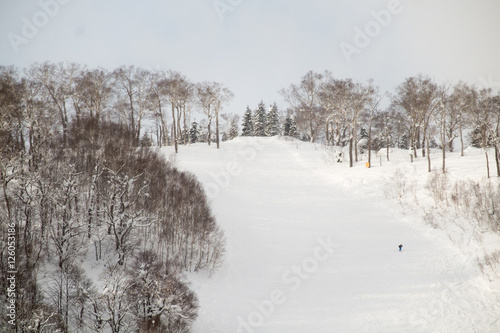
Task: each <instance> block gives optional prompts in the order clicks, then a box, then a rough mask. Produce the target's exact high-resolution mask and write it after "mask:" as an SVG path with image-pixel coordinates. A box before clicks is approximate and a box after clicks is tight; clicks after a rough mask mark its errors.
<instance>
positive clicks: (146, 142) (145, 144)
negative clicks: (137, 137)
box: [141, 133, 153, 147]
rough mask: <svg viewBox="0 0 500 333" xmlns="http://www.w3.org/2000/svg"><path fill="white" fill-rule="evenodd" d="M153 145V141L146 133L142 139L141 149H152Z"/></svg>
mask: <svg viewBox="0 0 500 333" xmlns="http://www.w3.org/2000/svg"><path fill="white" fill-rule="evenodd" d="M152 145H153V140H151V138H150V137H149V136H148V134H147V133H144V135H143V136H142V138H141V147H151V146H152Z"/></svg>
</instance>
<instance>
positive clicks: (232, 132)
mask: <svg viewBox="0 0 500 333" xmlns="http://www.w3.org/2000/svg"><path fill="white" fill-rule="evenodd" d="M238 118H239V117H238ZM238 118H234V120H233V121H231V127H230V128H229V140H232V139H234V138H236V137H238V120H237V119H238Z"/></svg>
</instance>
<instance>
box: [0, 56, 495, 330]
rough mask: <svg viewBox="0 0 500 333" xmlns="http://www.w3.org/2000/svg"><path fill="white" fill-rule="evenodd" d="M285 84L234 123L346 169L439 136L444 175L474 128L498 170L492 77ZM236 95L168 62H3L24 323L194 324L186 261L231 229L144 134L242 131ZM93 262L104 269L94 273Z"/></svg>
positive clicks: (322, 76) (172, 140) (159, 142)
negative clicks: (344, 160) (325, 150)
mask: <svg viewBox="0 0 500 333" xmlns="http://www.w3.org/2000/svg"><path fill="white" fill-rule="evenodd" d="M280 93H281V95H282V96H283V97H284V98H285V100H286V101H287V102H288V104H289V105H288V108H287V109H286V110H285V111H281V110H279V109H278V106H277V105H276V103H274V104H273V105H272V106H270V107H269V108H267V107H266V105H265V104H264V103H263V102H261V103H259V104H258V106H257V108H256V109H254V110H252V109H250V107H248V108H247V110H246V112H245V114H244V115H243V117H242V119H241V126H242V131H241V135H242V136H274V135H285V136H290V137H295V138H298V139H302V140H307V141H311V142H322V143H324V144H326V145H329V146H338V147H343V149H344V150H345V151H346V152H347V155H348V161H349V163H350V166H353V165H354V163H356V162H358V160H359V154H360V153H361V151H362V150H365V151H367V152H368V156H369V157H368V158H371V152H372V151H374V152H380V151H384V154H386V156H387V159H389V158H390V156H389V152H390V149H389V148H392V147H399V148H404V149H408V150H409V158H410V161H413V159H414V158H419V157H427V158H429V156H430V155H429V154H430V149H431V148H440V149H441V153H442V156H443V159H442V161H443V162H442V163H443V164H442V171H443V173H444V172H446V164H445V157H446V152H448V151H453V150H456V149H460V151H461V154H463V153H464V147H465V142H466V141H469V142H471V143H472V145H474V146H476V147H479V148H482V149H483V150H484V153H485V158H486V162H489V160H491V159H492V160H494V161H495V162H496V163H495V165H496V174H497V175H498V176H500V152H499V144H500V96H499V95H494V94H493V92H492V90H490V89H478V88H476V87H474V86H471V85H469V84H466V83H463V82H460V83H457V84H455V85H438V84H437V83H435V82H433V81H432V80H431V79H430V78H428V77H426V76H422V75H419V76H416V77H411V78H408V79H406V80H405V81H404V82H403V83H401V84H400V85H399V86H397V87H396V88H395V92H394V93H393V94H384V95H383V94H381V93H380V92H379V90H378V88H377V87H376V86H375V85H374V83H373V82H372V81H368V82H366V83H359V82H354V81H353V80H351V79H335V78H334V77H333V75H332V74H331V73H330V72H325V73H315V72H308V73H306V74H305V75H304V76H303V77H302V78H301V80H300V82H299V83H298V84H291V85H290V86H289V87H288V88H286V89H283V90H281V91H280ZM232 97H233V94H232V92H231V91H230V90H229V89H228V88H226V87H224V86H223V85H222V84H220V83H217V82H202V83H193V82H191V81H190V80H188V79H187V78H186V77H185V76H183V75H182V74H181V73H178V72H173V71H166V72H164V71H152V70H146V69H143V68H138V67H134V66H122V67H120V68H117V69H115V70H113V71H108V70H105V69H102V68H96V69H89V68H87V67H85V66H82V65H79V64H63V63H58V64H54V63H42V64H33V65H32V66H30V67H29V68H26V69H23V70H19V69H17V68H14V67H0V175H1V176H0V180H1V181H2V192H1V194H0V219H1V220H2V221H6V222H3V223H2V224H1V226H0V231H1V233H2V243H1V244H2V248H1V249H0V250H1V252H2V258H3V260H2V262H1V264H0V274H1V275H2V276H7V275H8V272H9V271H12V269H11V268H12V267H9V266H8V260H7V258H8V257H9V256H11V254H12V253H15V258H16V260H15V271H16V274H15V281H16V283H15V285H16V290H15V296H16V298H17V302H16V306H17V308H16V327H15V329H17V331H18V332H48V331H57V330H59V331H61V332H102V331H106V330H107V331H111V332H136V331H142V332H187V331H189V326H190V323H191V322H192V321H193V320H194V319H195V318H196V314H197V307H198V304H197V299H196V295H195V294H194V293H193V292H192V291H191V290H190V289H189V286H188V284H187V283H186V281H184V280H183V278H182V275H181V274H180V273H181V272H182V271H199V270H206V271H208V272H214V271H215V270H216V269H217V267H218V266H219V265H220V263H221V261H222V258H223V254H224V235H223V233H222V231H221V230H220V229H219V228H218V226H217V224H216V221H215V217H214V216H213V214H212V212H211V209H210V205H209V202H208V200H207V197H206V195H205V192H204V190H203V188H202V186H201V184H200V183H199V182H198V181H197V180H196V178H195V177H194V176H193V175H191V174H189V173H186V172H181V171H179V170H177V169H176V167H175V165H173V164H172V163H169V162H167V161H166V159H165V157H164V156H160V155H158V154H157V153H155V150H154V149H151V146H153V145H156V146H160V147H161V146H164V145H171V146H175V151H176V152H177V151H178V149H179V145H188V144H191V143H196V142H206V143H207V144H211V143H214V144H215V145H216V146H217V148H219V146H220V142H222V141H224V140H228V139H232V138H234V137H236V136H238V135H240V133H239V130H238V125H239V123H240V118H239V116H237V115H235V114H231V113H222V109H223V106H224V105H225V104H227V102H228V101H229V100H230V99H231V98H232ZM383 98H385V99H386V101H389V103H388V105H389V106H388V107H386V108H382V107H381V106H380V105H381V101H382V99H383ZM195 114H196V115H198V116H200V117H201V118H202V120H201V121H200V122H199V123H198V122H196V121H193V119H194V115H195ZM457 142H458V143H457ZM428 161H429V171H430V170H431V165H430V158H429V159H428ZM486 165H487V166H488V167H487V168H486V171H487V175H488V177H490V169H489V165H490V163H486ZM495 223H496V222H495ZM495 226H496V227H498V224H495ZM14 229H15V233H14V234H15V242H14V243H15V244H14V245H13V246H14V248H12V246H9V244H10V243H9V242H5V241H4V240H7V239H9V238H8V236H9V235H10V233H11V231H12V230H14ZM89 265H90V266H89ZM95 267H105V269H104V270H103V271H102V273H101V274H99V275H98V276H95V275H93V276H90V275H89V274H88V273H89V272H92V271H95ZM0 283H1V284H2V288H3V290H7V288H8V287H9V286H8V281H6V280H5V279H3V280H2V281H1V282H0ZM0 298H2V300H1V301H2V302H3V303H4V304H6V302H7V299H6V298H7V295H3V294H1V295H0ZM2 311H6V310H5V309H4V308H2ZM2 316H4V317H6V313H2ZM2 325H8V324H7V323H6V322H5V321H2ZM11 328H12V327H11ZM5 329H7V328H5ZM5 329H4V328H2V331H5Z"/></svg>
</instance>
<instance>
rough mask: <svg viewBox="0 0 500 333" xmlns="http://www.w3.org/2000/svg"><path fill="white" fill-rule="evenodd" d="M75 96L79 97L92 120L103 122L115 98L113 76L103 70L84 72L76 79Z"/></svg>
mask: <svg viewBox="0 0 500 333" xmlns="http://www.w3.org/2000/svg"><path fill="white" fill-rule="evenodd" d="M73 95H74V96H78V101H79V102H80V104H81V107H83V108H84V109H85V110H86V111H87V114H88V116H89V117H90V118H95V119H97V120H98V121H99V120H101V117H102V116H103V112H104V110H106V109H107V107H108V106H109V103H110V102H111V98H112V97H113V82H112V78H111V74H110V73H109V72H108V71H107V70H105V69H102V68H97V69H92V70H84V71H82V73H81V74H80V76H78V77H77V78H76V88H75V93H74V94H73ZM75 104H77V103H75Z"/></svg>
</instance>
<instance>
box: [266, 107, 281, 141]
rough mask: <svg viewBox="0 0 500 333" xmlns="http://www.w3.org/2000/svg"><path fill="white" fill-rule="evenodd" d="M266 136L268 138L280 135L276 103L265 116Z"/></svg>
mask: <svg viewBox="0 0 500 333" xmlns="http://www.w3.org/2000/svg"><path fill="white" fill-rule="evenodd" d="M267 134H268V135H269V136H275V135H280V119H279V115H278V106H277V105H276V103H274V104H273V106H272V107H271V111H269V114H268V115H267Z"/></svg>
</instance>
